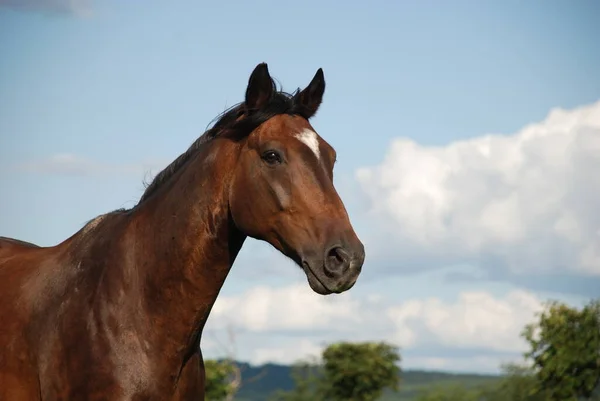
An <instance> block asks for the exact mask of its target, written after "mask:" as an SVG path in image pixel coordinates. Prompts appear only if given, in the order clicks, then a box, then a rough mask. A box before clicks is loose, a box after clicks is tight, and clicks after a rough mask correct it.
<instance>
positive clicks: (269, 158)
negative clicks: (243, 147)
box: [262, 150, 281, 165]
mask: <svg viewBox="0 0 600 401" xmlns="http://www.w3.org/2000/svg"><path fill="white" fill-rule="evenodd" d="M262 158H263V160H264V161H265V162H267V163H268V164H270V165H275V164H279V163H281V156H280V155H279V153H277V152H276V151H274V150H268V151H266V152H265V153H263V155H262Z"/></svg>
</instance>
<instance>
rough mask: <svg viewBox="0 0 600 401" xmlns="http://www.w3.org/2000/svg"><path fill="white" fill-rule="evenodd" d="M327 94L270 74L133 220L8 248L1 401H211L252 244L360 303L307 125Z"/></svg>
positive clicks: (343, 219)
mask: <svg viewBox="0 0 600 401" xmlns="http://www.w3.org/2000/svg"><path fill="white" fill-rule="evenodd" d="M324 92H325V78H324V74H323V70H322V68H319V69H318V70H317V72H316V74H315V75H314V77H313V78H312V80H311V81H310V83H309V84H308V86H306V87H305V88H304V89H302V90H300V88H298V90H296V91H295V92H294V93H287V92H284V91H283V90H281V89H278V87H277V85H276V84H275V82H274V80H273V79H272V77H271V75H270V73H269V69H268V66H267V64H266V63H260V64H258V65H257V66H256V67H255V68H254V70H253V71H252V73H251V75H250V77H249V80H248V84H247V87H246V92H245V98H244V100H243V101H242V102H240V103H239V104H237V105H235V106H233V107H231V108H230V109H228V110H226V111H224V112H223V113H221V114H220V115H219V116H217V118H216V119H215V120H216V122H214V124H209V128H207V130H206V131H205V132H204V133H203V134H202V135H201V136H200V137H199V138H197V139H196V140H195V141H194V142H193V143H192V144H191V146H190V147H189V148H188V149H187V150H186V151H185V152H184V153H183V154H181V155H180V156H179V157H178V158H177V159H175V160H174V161H173V162H172V163H171V164H170V165H168V166H167V167H166V168H165V169H163V170H162V171H160V172H159V173H158V174H157V175H156V176H155V177H154V179H153V180H152V181H151V182H150V183H149V185H147V186H146V188H145V190H144V192H143V194H142V196H141V198H140V199H139V201H138V202H137V204H136V205H135V206H133V207H132V208H130V209H118V210H115V211H112V212H108V213H106V214H102V215H99V216H98V217H96V218H94V219H92V220H90V221H89V222H88V223H87V224H85V225H84V226H83V227H82V228H81V229H80V230H79V231H77V232H76V233H74V234H73V235H72V236H71V237H69V238H67V239H65V240H64V241H62V242H60V243H58V244H57V245H55V246H47V247H45V246H38V245H35V244H32V243H28V242H24V241H19V240H15V239H12V238H6V237H4V238H2V239H0V350H1V351H0V399H1V400H6V401H9V400H10V401H19V400H28V401H29V400H37V401H42V400H43V401H55V400H73V401H77V400H87V401H93V400H204V386H205V372H204V363H203V359H202V352H201V349H200V340H201V337H202V331H203V328H204V325H205V323H206V320H207V318H208V316H209V313H210V311H211V308H212V306H213V304H214V302H215V301H216V299H217V296H218V295H219V292H220V290H221V287H222V285H223V283H224V281H225V279H226V277H227V275H228V273H229V271H230V269H231V267H232V265H233V263H234V261H235V259H236V256H237V255H238V252H239V251H240V249H241V248H242V245H243V244H244V242H245V240H246V239H247V238H248V237H250V238H254V239H256V240H259V241H265V242H267V243H269V244H270V245H271V246H273V247H274V248H276V249H277V250H278V251H279V252H281V253H282V254H283V255H285V256H286V257H287V258H289V259H291V260H292V261H294V262H295V265H297V266H298V267H299V268H300V269H301V270H303V271H304V274H305V276H306V279H307V281H308V285H309V287H310V288H311V289H312V290H313V291H314V292H316V293H317V294H320V295H323V296H325V295H330V294H339V293H342V292H344V291H347V290H349V289H350V288H352V287H353V286H354V284H355V283H356V281H357V279H358V277H359V274H360V272H361V269H362V266H363V263H364V260H365V248H364V245H363V243H362V242H361V241H360V240H359V238H358V236H357V234H356V233H355V231H354V229H353V227H352V225H351V223H350V219H349V216H348V213H347V211H346V209H345V206H344V204H343V202H342V200H341V199H340V196H339V195H338V193H337V190H336V188H335V186H334V184H333V170H334V164H335V162H336V152H335V150H334V149H333V147H332V146H331V145H330V144H329V143H327V142H326V141H325V140H324V139H323V138H321V136H320V135H318V134H317V132H316V130H315V129H314V128H313V126H312V125H311V123H310V122H309V120H310V119H311V117H313V116H314V115H315V114H316V113H317V111H318V109H319V106H320V105H321V102H322V100H323V94H324ZM211 125H212V126H211Z"/></svg>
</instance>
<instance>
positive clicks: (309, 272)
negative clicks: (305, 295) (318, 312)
mask: <svg viewBox="0 0 600 401" xmlns="http://www.w3.org/2000/svg"><path fill="white" fill-rule="evenodd" d="M302 270H304V273H305V274H306V278H307V279H308V284H309V285H310V288H312V289H313V291H314V292H316V293H317V294H320V295H329V294H334V293H335V294H339V293H340V292H343V291H335V290H332V289H331V288H329V286H328V285H327V284H325V283H324V282H323V280H321V278H319V276H318V275H317V274H316V273H315V272H314V271H313V269H312V268H311V267H310V265H309V264H308V263H307V262H302Z"/></svg>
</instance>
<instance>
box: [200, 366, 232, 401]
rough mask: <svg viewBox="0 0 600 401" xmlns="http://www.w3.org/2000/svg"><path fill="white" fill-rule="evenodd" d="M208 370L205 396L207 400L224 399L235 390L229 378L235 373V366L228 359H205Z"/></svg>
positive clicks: (218, 400)
mask: <svg viewBox="0 0 600 401" xmlns="http://www.w3.org/2000/svg"><path fill="white" fill-rule="evenodd" d="M204 369H205V371H206V385H205V398H206V401H223V400H226V399H227V397H228V396H229V395H230V394H231V393H232V392H233V390H234V389H233V387H232V386H231V383H230V382H229V378H230V377H231V375H232V374H233V373H234V370H235V366H234V364H233V363H231V362H228V361H215V360H212V359H209V360H206V361H204Z"/></svg>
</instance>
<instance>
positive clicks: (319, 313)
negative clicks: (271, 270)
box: [210, 283, 359, 332]
mask: <svg viewBox="0 0 600 401" xmlns="http://www.w3.org/2000/svg"><path fill="white" fill-rule="evenodd" d="M358 307H359V304H358V302H357V301H355V300H353V299H352V297H351V295H350V294H343V295H341V296H337V297H334V296H328V297H323V296H321V295H318V294H316V293H314V292H312V291H311V290H310V289H309V288H308V285H307V284H305V283H302V284H297V285H292V286H287V287H281V288H271V287H266V286H259V287H255V288H252V289H250V290H248V291H247V292H245V293H244V294H243V295H242V296H237V297H225V296H220V297H219V298H218V299H217V302H216V303H215V305H214V307H213V309H212V312H211V318H210V319H211V322H212V321H213V320H214V321H215V322H216V324H228V323H229V322H228V317H229V318H231V317H233V318H232V319H235V321H234V322H233V323H234V324H235V325H238V326H242V327H244V328H246V329H248V330H251V331H256V332H264V331H272V330H308V329H310V330H313V329H324V328H329V327H331V325H335V324H337V323H341V322H344V324H356V323H358V319H359V318H358V316H356V315H355V314H354V312H355V310H356V309H357V308H358Z"/></svg>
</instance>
